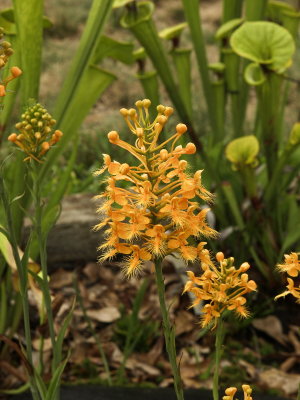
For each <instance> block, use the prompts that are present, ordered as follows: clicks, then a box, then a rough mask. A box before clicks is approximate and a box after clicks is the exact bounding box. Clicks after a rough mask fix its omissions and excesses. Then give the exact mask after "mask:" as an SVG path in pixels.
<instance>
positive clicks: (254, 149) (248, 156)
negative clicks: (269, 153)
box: [225, 135, 259, 169]
mask: <svg viewBox="0 0 300 400" xmlns="http://www.w3.org/2000/svg"><path fill="white" fill-rule="evenodd" d="M258 152H259V142H258V140H257V138H256V137H255V136H254V135H248V136H243V137H240V138H237V139H234V140H232V141H231V142H230V143H228V145H227V146H226V149H225V155H226V158H227V159H228V160H229V161H230V162H231V163H232V164H233V168H234V169H240V168H241V167H243V166H246V165H248V166H251V167H255V166H256V165H257V158H256V157H257V154H258Z"/></svg>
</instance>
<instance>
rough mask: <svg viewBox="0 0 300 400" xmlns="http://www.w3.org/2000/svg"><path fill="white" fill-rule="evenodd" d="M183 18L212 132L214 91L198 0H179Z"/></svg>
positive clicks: (213, 125)
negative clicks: (194, 54)
mask: <svg viewBox="0 0 300 400" xmlns="http://www.w3.org/2000/svg"><path fill="white" fill-rule="evenodd" d="M181 1H182V4H183V8H184V13H185V18H186V20H187V22H188V24H189V28H190V32H191V38H192V41H193V44H194V50H195V53H196V58H197V63H198V69H199V74H200V77H201V80H202V86H203V92H204V95H205V100H206V104H207V111H208V116H209V121H210V125H211V128H212V131H213V133H215V132H217V129H218V127H217V124H216V115H215V104H214V93H213V89H212V85H211V82H210V77H209V71H208V62H207V56H206V50H205V40H204V35H203V31H202V25H201V17H200V9H199V0H181Z"/></svg>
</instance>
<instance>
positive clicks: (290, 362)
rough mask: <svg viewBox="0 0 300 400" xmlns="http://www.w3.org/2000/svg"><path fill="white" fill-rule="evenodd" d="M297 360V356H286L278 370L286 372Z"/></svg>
mask: <svg viewBox="0 0 300 400" xmlns="http://www.w3.org/2000/svg"><path fill="white" fill-rule="evenodd" d="M296 362H297V357H295V356H292V357H289V358H287V359H286V360H285V361H284V362H283V363H282V364H281V365H280V370H281V371H284V372H288V371H289V370H290V369H291V368H292V367H293V366H294V365H295V364H296Z"/></svg>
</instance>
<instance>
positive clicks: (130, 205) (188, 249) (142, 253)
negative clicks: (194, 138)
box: [95, 99, 216, 276]
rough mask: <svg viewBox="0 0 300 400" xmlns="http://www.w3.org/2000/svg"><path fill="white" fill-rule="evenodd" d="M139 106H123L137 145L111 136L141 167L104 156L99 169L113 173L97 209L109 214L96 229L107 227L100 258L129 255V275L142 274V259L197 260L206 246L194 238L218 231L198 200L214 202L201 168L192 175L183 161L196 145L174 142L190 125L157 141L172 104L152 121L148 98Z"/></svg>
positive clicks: (181, 125) (162, 108)
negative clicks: (171, 256)
mask: <svg viewBox="0 0 300 400" xmlns="http://www.w3.org/2000/svg"><path fill="white" fill-rule="evenodd" d="M135 105H136V107H137V110H136V109H134V108H131V109H129V110H128V109H125V108H122V109H121V110H120V112H121V114H122V116H123V117H124V119H125V121H126V123H127V125H128V127H129V129H130V130H131V132H132V133H133V135H134V136H135V144H134V145H131V144H129V143H127V142H126V141H124V140H122V139H121V138H120V136H119V134H118V133H117V132H116V131H112V132H109V133H108V140H109V141H110V143H112V144H115V145H117V146H119V147H121V148H123V149H125V150H127V151H128V152H129V153H131V154H132V155H133V156H134V157H135V158H136V159H137V161H138V165H136V166H133V165H132V166H130V165H129V164H127V163H123V164H122V163H119V162H117V161H112V159H111V157H110V156H109V155H107V154H104V155H103V157H104V166H103V167H102V168H101V169H100V170H98V171H96V173H95V174H96V175H99V174H102V173H103V172H104V171H108V173H109V177H108V178H107V180H106V183H107V186H106V190H105V192H104V193H103V194H101V195H99V196H97V198H100V199H104V201H103V203H102V204H101V205H100V207H99V208H98V212H99V213H101V214H105V215H106V218H105V219H104V221H103V222H101V223H99V224H98V225H96V227H95V229H96V230H100V229H102V228H103V227H106V226H107V229H106V240H105V243H104V244H102V245H100V246H99V250H102V251H103V250H104V254H103V255H102V256H101V257H100V261H103V260H106V259H109V258H111V257H113V256H115V255H116V254H117V253H121V254H124V255H127V260H126V262H125V268H124V271H125V274H126V275H127V276H131V275H134V274H136V273H138V272H139V271H140V270H141V268H142V264H143V262H144V261H147V260H151V259H153V258H160V257H163V256H165V255H167V254H170V253H174V252H175V253H177V254H178V255H180V256H181V257H182V258H183V259H184V260H186V261H194V260H195V259H196V258H197V257H201V255H202V252H203V244H202V243H200V244H199V245H197V244H196V242H195V239H197V238H199V237H200V236H206V237H210V236H214V235H215V234H216V232H215V231H214V230H213V229H212V228H210V227H209V226H208V225H207V222H206V215H207V212H208V211H209V209H208V208H207V207H206V208H204V207H202V206H201V205H200V204H199V203H198V202H197V199H199V198H200V199H202V200H204V201H211V200H212V195H211V194H210V193H209V192H208V191H207V190H206V189H205V188H204V187H203V186H202V184H201V173H202V171H201V170H199V171H196V172H195V173H194V174H192V173H190V172H189V164H188V162H187V161H186V160H183V159H181V157H182V156H184V155H190V154H194V153H195V152H196V146H195V145H194V144H193V143H187V144H186V145H185V146H182V145H176V144H177V142H178V141H179V140H180V139H181V137H182V135H183V134H184V133H185V132H186V131H187V127H186V125H184V124H178V125H177V126H176V132H175V133H174V134H173V135H171V136H170V137H169V138H168V139H167V140H165V141H164V142H163V143H161V144H159V142H158V140H159V136H160V133H161V132H162V130H163V128H164V127H165V125H166V123H167V121H168V119H169V117H170V115H171V114H172V113H173V108H171V107H165V106H163V105H159V106H158V107H157V112H158V114H157V117H156V118H155V119H154V121H153V122H151V121H150V118H149V107H150V105H151V102H150V100H148V99H145V100H139V101H137V102H136V103H135ZM124 183H126V184H127V186H126V187H124Z"/></svg>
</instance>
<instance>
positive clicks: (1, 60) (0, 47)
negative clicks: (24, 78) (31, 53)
mask: <svg viewBox="0 0 300 400" xmlns="http://www.w3.org/2000/svg"><path fill="white" fill-rule="evenodd" d="M3 36H4V29H3V28H1V27H0V70H1V69H2V68H4V67H5V65H6V64H7V63H8V60H9V57H10V56H11V55H12V54H13V53H14V51H13V49H12V48H11V44H10V43H9V42H7V41H5V40H2V38H3ZM21 74H22V71H21V70H20V68H19V67H12V68H10V75H9V76H8V77H6V78H5V79H1V78H0V98H1V97H4V96H5V95H6V86H7V84H8V83H9V82H10V81H12V80H13V79H15V78H17V77H18V76H20V75H21Z"/></svg>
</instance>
